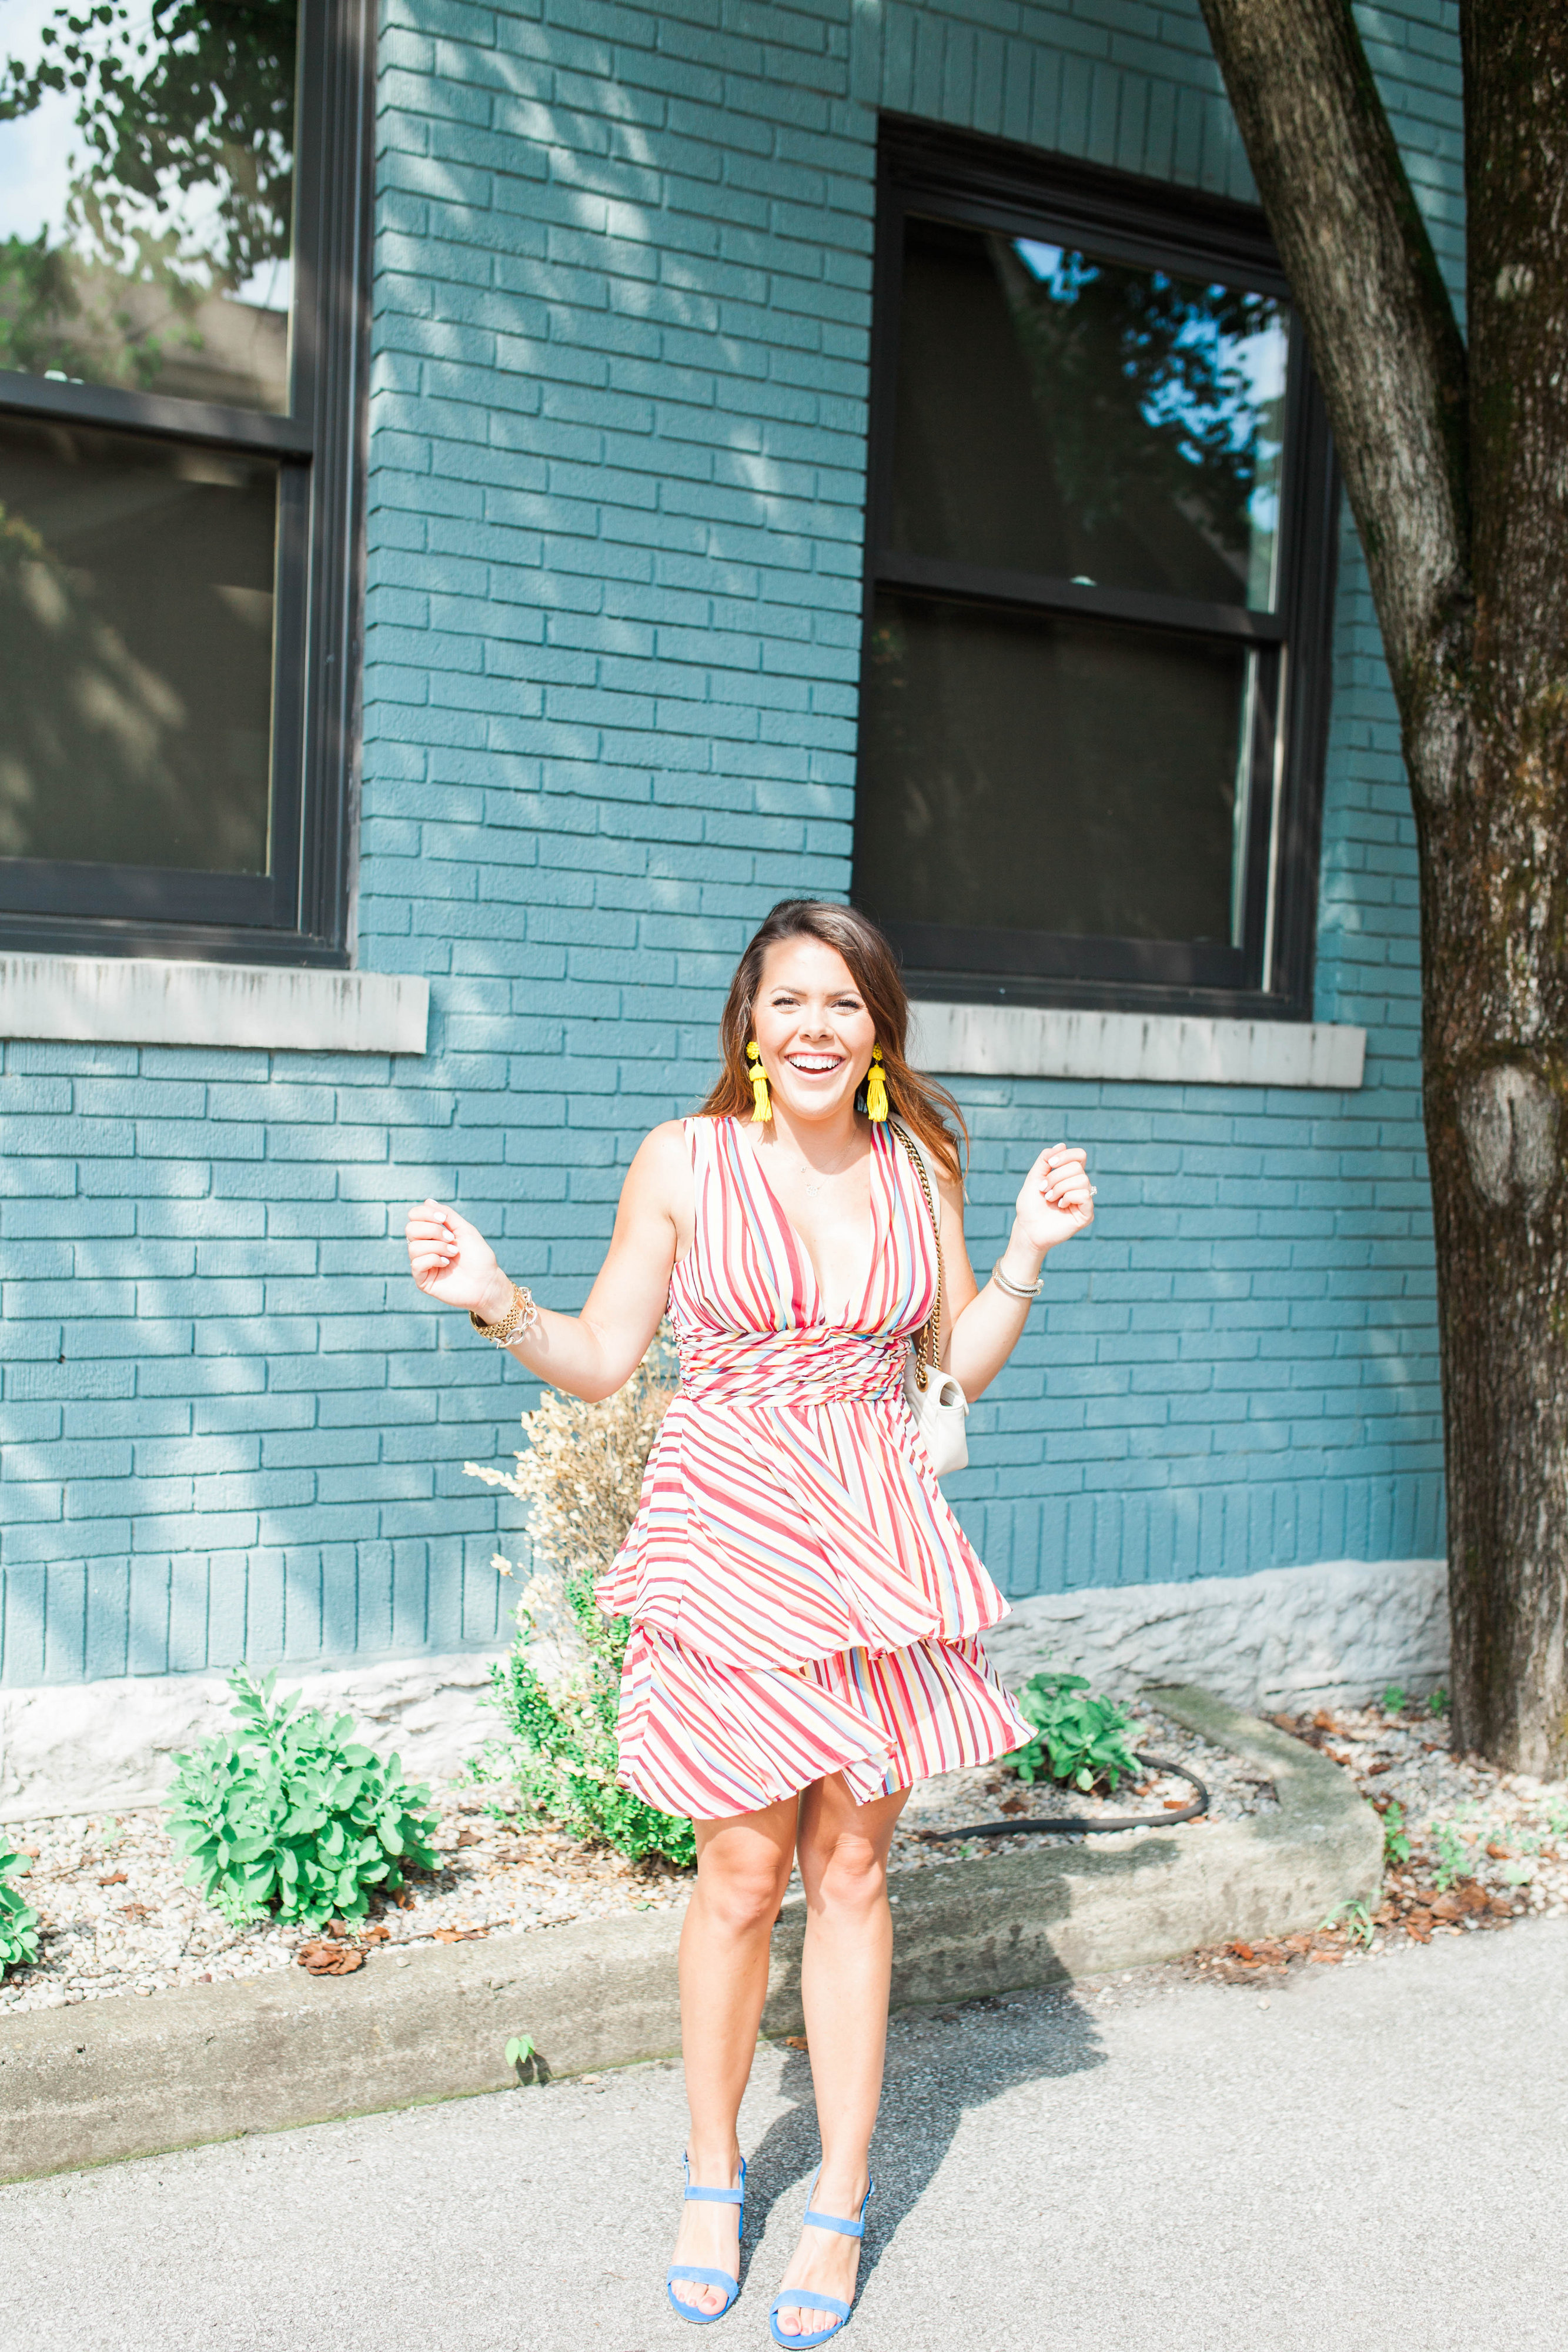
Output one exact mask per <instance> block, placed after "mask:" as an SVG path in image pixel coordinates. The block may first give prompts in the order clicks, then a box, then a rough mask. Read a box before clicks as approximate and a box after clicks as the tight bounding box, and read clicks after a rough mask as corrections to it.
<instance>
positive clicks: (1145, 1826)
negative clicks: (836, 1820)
mask: <svg viewBox="0 0 1568 2352" xmlns="http://www.w3.org/2000/svg"><path fill="white" fill-rule="evenodd" d="M1133 1753H1134V1756H1135V1757H1136V1758H1137V1760H1138V1762H1139V1763H1140V1764H1143V1765H1146V1766H1147V1768H1148V1769H1149V1770H1150V1771H1151V1772H1174V1773H1175V1775H1176V1779H1177V1780H1186V1782H1187V1783H1188V1785H1189V1786H1190V1787H1192V1788H1194V1789H1196V1790H1197V1802H1196V1803H1195V1804H1191V1805H1182V1806H1180V1807H1178V1808H1176V1810H1175V1811H1171V1812H1165V1813H1118V1814H1114V1815H1113V1817H1112V1818H1111V1820H1109V1821H1104V1820H1101V1821H1094V1822H1091V1821H1086V1820H1085V1819H1084V1818H1083V1817H1082V1815H1081V1814H1076V1813H1044V1814H1040V1815H1039V1816H1037V1817H1036V1818H1035V1819H1034V1820H1032V1821H1008V1822H976V1823H975V1825H974V1827H973V1829H967V1830H916V1831H915V1836H916V1837H920V1838H925V1840H926V1841H927V1842H928V1843H930V1844H932V1845H939V1844H943V1843H946V1841H947V1840H948V1839H949V1838H993V1837H1031V1836H1032V1837H1062V1836H1076V1835H1077V1834H1078V1833H1079V1832H1088V1833H1090V1834H1092V1833H1094V1832H1103V1831H1105V1830H1156V1829H1164V1828H1166V1827H1167V1826H1168V1825H1170V1824H1171V1823H1173V1822H1195V1821H1197V1817H1198V1815H1199V1814H1200V1813H1207V1811H1208V1790H1207V1789H1206V1788H1205V1787H1204V1785H1203V1782H1202V1781H1201V1780H1199V1779H1198V1777H1197V1773H1196V1772H1189V1771H1188V1770H1187V1769H1186V1765H1185V1764H1173V1763H1172V1762H1171V1761H1170V1759H1169V1758H1168V1757H1166V1756H1145V1754H1144V1752H1143V1750H1142V1748H1134V1750H1133Z"/></svg>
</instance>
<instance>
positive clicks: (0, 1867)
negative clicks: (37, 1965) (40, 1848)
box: [0, 1837, 38, 1977]
mask: <svg viewBox="0 0 1568 2352" xmlns="http://www.w3.org/2000/svg"><path fill="white" fill-rule="evenodd" d="M32 1867H33V1865H32V1864H31V1863H30V1862H29V1861H28V1859H27V1857H26V1854H22V1853H16V1852H14V1851H13V1849H12V1848H11V1847H10V1846H8V1845H7V1844H6V1843H5V1839H4V1837H0V1977H3V1976H4V1975H5V1971H6V1969H17V1968H31V1966H32V1964H33V1962H34V1961H35V1960H36V1959H37V1957H38V1915H37V1912H36V1911H35V1910H34V1909H33V1908H32V1906H31V1905H30V1904H27V1903H26V1902H24V1900H23V1898H22V1890H21V1888H20V1887H19V1886H16V1885H14V1884H13V1880H14V1879H17V1878H25V1877H26V1874H27V1873H28V1871H30V1870H31V1868H32Z"/></svg>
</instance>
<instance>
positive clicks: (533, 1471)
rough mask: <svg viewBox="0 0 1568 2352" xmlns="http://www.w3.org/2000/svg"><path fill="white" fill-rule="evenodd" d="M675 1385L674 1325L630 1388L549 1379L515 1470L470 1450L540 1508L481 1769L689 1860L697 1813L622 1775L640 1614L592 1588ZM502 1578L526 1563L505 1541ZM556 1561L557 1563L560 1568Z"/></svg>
mask: <svg viewBox="0 0 1568 2352" xmlns="http://www.w3.org/2000/svg"><path fill="white" fill-rule="evenodd" d="M674 1392H675V1368H674V1354H673V1349H672V1347H671V1344H670V1338H669V1332H668V1328H667V1326H664V1325H661V1327H660V1329H659V1334H658V1337H657V1338H656V1339H654V1341H653V1346H652V1347H651V1348H650V1349H649V1350H648V1353H647V1354H646V1356H644V1358H643V1361H642V1363H641V1364H640V1365H639V1366H638V1368H637V1370H636V1371H635V1372H633V1374H632V1378H631V1379H630V1380H629V1381H627V1383H626V1385H625V1387H624V1388H623V1389H621V1390H620V1391H617V1393H616V1394H615V1395H614V1396H612V1397H604V1398H602V1399H601V1400H600V1401H599V1402H597V1403H593V1404H587V1403H584V1402H581V1401H580V1399H579V1398H576V1397H569V1396H563V1395H561V1394H560V1392H559V1391H557V1390H554V1389H548V1390H547V1391H545V1394H544V1398H543V1401H542V1402H540V1404H539V1405H538V1408H537V1410H536V1411H534V1412H525V1413H524V1415H523V1417H522V1420H523V1433H524V1434H525V1436H526V1437H527V1439H528V1447H527V1450H526V1451H525V1452H523V1453H520V1454H516V1455H515V1456H514V1457H513V1458H514V1460H515V1461H516V1464H517V1467H516V1469H515V1470H500V1469H497V1468H495V1467H494V1466H492V1465H482V1464H480V1463H477V1462H465V1464H464V1465H463V1466H464V1468H465V1470H466V1471H467V1473H468V1475H469V1476H470V1477H472V1478H482V1479H483V1480H484V1481H485V1484H486V1486H504V1487H505V1488H506V1489H507V1493H508V1494H509V1495H515V1496H517V1499H518V1501H519V1502H523V1503H526V1504H527V1505H528V1542H529V1545H530V1548H531V1549H532V1552H533V1556H534V1559H535V1562H536V1563H538V1562H546V1563H549V1565H548V1566H546V1567H544V1568H539V1567H538V1566H536V1570H535V1572H534V1573H533V1574H532V1575H531V1576H530V1577H529V1579H528V1582H527V1583H526V1584H525V1585H524V1587H523V1590H522V1593H521V1596H520V1597H519V1599H518V1601H517V1612H516V1618H515V1622H516V1624H517V1640H516V1642H515V1643H514V1644H513V1646H512V1649H511V1651H510V1653H509V1654H508V1655H507V1657H506V1658H505V1659H504V1660H503V1661H501V1662H500V1663H499V1664H497V1665H495V1666H493V1667H492V1668H491V1680H492V1684H493V1686H494V1687H493V1697H494V1703H495V1705H496V1706H497V1707H498V1708H499V1709H500V1712H501V1715H502V1717H503V1719H504V1721H505V1723H506V1726H507V1729H506V1732H505V1734H504V1735H503V1737H502V1738H500V1739H498V1740H496V1741H493V1742H491V1743H489V1745H488V1746H487V1748H486V1752H485V1755H484V1756H483V1758H481V1759H478V1760H477V1762H476V1765H475V1767H474V1770H475V1774H476V1778H479V1779H491V1780H501V1779H505V1780H511V1781H513V1782H514V1783H515V1784H516V1785H517V1788H518V1789H519V1790H520V1791H521V1792H522V1795H523V1797H524V1799H525V1800H526V1801H530V1802H532V1803H533V1804H534V1805H535V1806H537V1807H538V1809H539V1810H540V1811H542V1812H544V1813H547V1814H548V1815H549V1818H550V1819H551V1820H552V1821H554V1822H559V1825H560V1826H561V1828H562V1829H564V1830H567V1831H570V1833H571V1834H572V1835H573V1836H574V1837H580V1838H587V1839H598V1840H600V1841H601V1842H602V1843H604V1844H606V1845H611V1846H613V1847H615V1848H616V1849H617V1851H618V1852H620V1853H624V1854H627V1855H629V1856H630V1857H631V1858H632V1860H633V1861H634V1862H641V1861H643V1860H644V1859H645V1858H647V1857H648V1856H650V1855H654V1854H658V1855H662V1856H663V1857H664V1860H666V1861H668V1862H674V1863H680V1864H690V1863H693V1862H695V1859H696V1842H695V1837H694V1835H693V1832H692V1825H691V1823H690V1822H689V1821H685V1820H683V1819H681V1818H680V1817H679V1816H678V1815H674V1814H671V1813H662V1812H660V1811H658V1810H657V1809H656V1808H655V1807H654V1806H653V1805H649V1804H645V1803H644V1802H643V1799H642V1798H641V1797H639V1796H636V1795H635V1794H633V1792H632V1790H630V1789H622V1788H620V1787H618V1786H617V1785H616V1777H615V1776H616V1769H617V1766H618V1763H619V1753H618V1750H617V1747H616V1739H615V1718H616V1712H617V1708H618V1706H619V1702H620V1691H621V1668H622V1661H623V1660H624V1658H625V1655H626V1643H627V1638H628V1636H629V1634H630V1633H631V1623H630V1621H629V1620H628V1619H626V1618H624V1617H619V1618H615V1619H607V1618H605V1617H603V1616H601V1613H600V1611H599V1607H598V1604H597V1602H596V1601H595V1600H594V1597H593V1587H594V1584H595V1582H596V1580H598V1578H600V1577H601V1576H602V1575H603V1573H604V1571H605V1570H606V1569H608V1567H609V1566H610V1564H611V1562H612V1559H614V1558H615V1555H616V1553H617V1552H618V1551H619V1550H620V1549H621V1546H622V1543H623V1542H624V1541H625V1538H626V1534H627V1531H628V1529H629V1528H630V1527H631V1525H632V1520H633V1518H634V1517H636V1512H637V1503H638V1498H639V1496H641V1494H642V1491H643V1470H644V1468H645V1467H646V1465H647V1460H648V1454H649V1452H650V1450H651V1449H652V1446H653V1440H654V1438H655V1436H656V1435H657V1434H658V1429H659V1423H660V1422H661V1421H662V1420H663V1419H664V1412H665V1408H666V1407H667V1406H668V1404H669V1402H670V1399H671V1398H672V1397H673V1396H674ZM495 1565H496V1567H497V1570H499V1572H500V1573H501V1574H502V1575H503V1576H510V1575H512V1574H513V1573H514V1570H515V1563H514V1562H513V1561H511V1560H509V1559H505V1558H504V1557H503V1556H502V1555H501V1554H500V1553H498V1552H497V1555H496V1559H495ZM552 1571H553V1572H552Z"/></svg>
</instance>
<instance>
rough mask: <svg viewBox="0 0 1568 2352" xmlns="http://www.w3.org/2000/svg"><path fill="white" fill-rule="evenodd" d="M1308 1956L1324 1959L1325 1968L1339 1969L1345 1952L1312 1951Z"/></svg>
mask: <svg viewBox="0 0 1568 2352" xmlns="http://www.w3.org/2000/svg"><path fill="white" fill-rule="evenodd" d="M1308 1958H1311V1959H1314V1960H1320V1961H1322V1965H1323V1966H1324V1968H1329V1969H1337V1968H1338V1966H1339V1964H1340V1962H1341V1960H1343V1958H1344V1954H1343V1952H1312V1953H1309V1955H1308Z"/></svg>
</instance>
